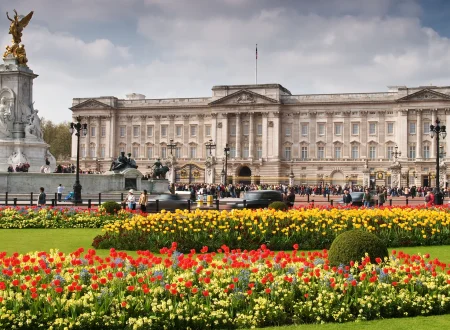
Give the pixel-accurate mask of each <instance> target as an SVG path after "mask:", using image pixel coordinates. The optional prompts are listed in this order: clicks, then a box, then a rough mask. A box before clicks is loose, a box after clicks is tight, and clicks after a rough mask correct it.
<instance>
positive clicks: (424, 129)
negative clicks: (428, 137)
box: [423, 121, 431, 134]
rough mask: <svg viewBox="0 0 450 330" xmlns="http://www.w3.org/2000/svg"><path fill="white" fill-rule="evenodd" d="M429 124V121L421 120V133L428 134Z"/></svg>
mask: <svg viewBox="0 0 450 330" xmlns="http://www.w3.org/2000/svg"><path fill="white" fill-rule="evenodd" d="M430 125H431V122H429V121H424V122H423V134H430Z"/></svg>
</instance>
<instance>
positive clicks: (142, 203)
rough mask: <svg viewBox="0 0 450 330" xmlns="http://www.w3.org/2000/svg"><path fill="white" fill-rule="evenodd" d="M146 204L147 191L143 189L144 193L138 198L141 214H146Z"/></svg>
mask: <svg viewBox="0 0 450 330" xmlns="http://www.w3.org/2000/svg"><path fill="white" fill-rule="evenodd" d="M147 203H148V195H147V190H145V189H144V191H143V192H142V193H141V196H139V205H140V207H141V212H143V213H146V212H147Z"/></svg>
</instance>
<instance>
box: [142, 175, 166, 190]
mask: <svg viewBox="0 0 450 330" xmlns="http://www.w3.org/2000/svg"><path fill="white" fill-rule="evenodd" d="M146 186H147V188H146ZM142 189H147V192H148V193H149V194H168V193H170V191H169V180H167V179H149V180H147V181H145V180H143V181H142Z"/></svg>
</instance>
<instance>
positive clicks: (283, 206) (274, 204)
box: [269, 202, 289, 211]
mask: <svg viewBox="0 0 450 330" xmlns="http://www.w3.org/2000/svg"><path fill="white" fill-rule="evenodd" d="M269 209H274V210H280V211H287V210H288V209H289V207H288V206H287V205H286V203H285V202H272V203H270V204H269Z"/></svg>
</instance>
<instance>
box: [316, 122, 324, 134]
mask: <svg viewBox="0 0 450 330" xmlns="http://www.w3.org/2000/svg"><path fill="white" fill-rule="evenodd" d="M317 132H318V134H319V135H321V136H322V135H325V124H324V123H320V124H317Z"/></svg>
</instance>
